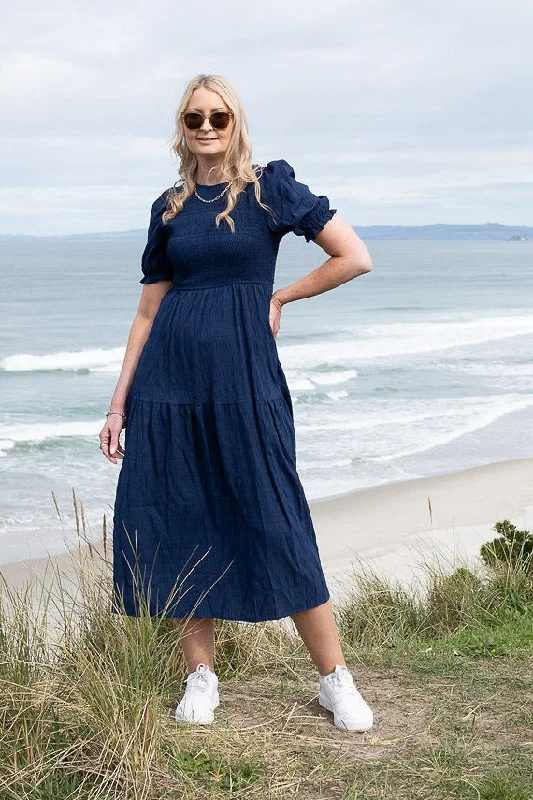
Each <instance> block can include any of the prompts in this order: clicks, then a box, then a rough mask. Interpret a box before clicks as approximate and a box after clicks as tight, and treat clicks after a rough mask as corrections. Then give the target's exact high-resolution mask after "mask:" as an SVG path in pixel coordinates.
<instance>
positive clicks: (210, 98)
mask: <svg viewBox="0 0 533 800" xmlns="http://www.w3.org/2000/svg"><path fill="white" fill-rule="evenodd" d="M230 110H232V109H230V108H229V106H228V105H227V104H226V103H225V102H224V100H223V99H222V97H221V96H220V95H219V94H218V93H217V92H213V91H211V89H206V88H205V87H203V86H201V87H199V88H198V89H195V90H194V92H193V93H192V95H191V97H190V99H189V102H188V103H187V106H186V108H185V111H186V112H187V111H196V112H200V113H201V114H203V115H204V121H203V123H202V125H201V127H200V128H198V130H194V131H191V130H189V129H188V128H187V127H185V126H184V129H185V141H186V142H187V145H188V146H189V149H190V150H192V152H193V153H196V154H197V155H198V156H199V157H200V158H202V156H207V159H206V161H210V160H211V159H210V158H209V157H210V156H220V155H221V154H222V153H224V152H225V151H226V149H227V147H228V145H229V142H230V139H231V135H232V133H233V127H234V125H235V117H230V123H229V125H228V127H227V128H224V129H223V130H221V129H217V128H213V126H212V125H211V123H210V122H209V114H211V113H212V112H213V111H230ZM214 160H215V161H218V159H214Z"/></svg>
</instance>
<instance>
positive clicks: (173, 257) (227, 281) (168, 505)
mask: <svg viewBox="0 0 533 800" xmlns="http://www.w3.org/2000/svg"><path fill="white" fill-rule="evenodd" d="M257 175H258V180H259V183H260V186H261V201H262V202H263V203H265V204H267V205H268V206H269V209H270V210H269V211H267V210H265V209H263V208H262V207H261V206H260V205H259V204H258V202H257V200H256V197H255V192H254V186H253V183H249V184H247V188H246V189H245V190H244V191H243V192H240V193H239V194H238V196H237V202H236V205H235V207H234V209H233V210H232V211H231V217H232V219H233V220H234V223H235V233H232V231H231V230H230V227H229V226H228V224H227V222H226V221H225V220H222V221H221V223H220V225H219V227H218V228H217V227H216V225H215V217H216V215H217V214H218V213H220V212H221V211H223V210H224V208H225V206H226V198H227V194H224V195H223V196H222V197H221V198H219V199H217V200H215V201H214V202H212V203H204V202H201V201H200V200H198V199H197V198H196V196H195V195H194V194H193V195H191V196H190V197H188V198H187V199H186V201H185V203H184V205H183V209H182V210H181V211H180V212H179V213H178V214H177V215H176V216H174V218H173V219H171V220H169V221H168V222H166V223H164V222H163V221H162V218H161V216H162V213H163V211H164V210H165V207H166V201H167V194H168V192H170V191H173V189H174V187H171V188H170V189H166V190H165V191H164V192H163V193H162V194H161V195H160V196H159V197H158V198H157V199H156V200H155V201H154V202H153V204H152V209H151V217H150V224H149V228H148V239H147V243H146V246H145V249H144V252H143V254H142V258H141V269H142V273H143V277H142V278H141V280H140V281H139V282H140V283H142V284H148V283H155V282H157V281H162V280H163V281H170V280H171V281H172V282H173V283H172V287H171V288H170V289H169V290H168V292H167V293H166V294H165V295H164V296H163V299H162V300H161V302H160V305H159V308H158V310H157V312H156V314H155V316H154V319H153V323H152V327H151V329H150V333H149V335H148V338H147V340H146V342H145V344H144V345H143V348H142V350H141V353H140V356H139V359H138V362H137V367H136V370H135V373H134V377H133V380H132V383H131V386H130V389H129V392H128V396H127V400H126V405H125V409H124V410H125V412H126V415H127V419H126V425H125V428H124V430H123V433H124V442H123V446H124V456H123V458H122V460H121V467H120V472H119V476H118V481H117V487H116V496H115V502H114V511H113V596H112V604H111V605H112V610H113V612H115V613H126V614H127V615H130V616H139V615H141V614H149V615H150V616H166V617H177V618H185V617H212V618H217V619H229V620H242V621H248V622H259V621H263V620H269V619H270V620H275V619H281V618H283V617H287V616H290V615H291V614H294V613H296V612H298V611H303V610H305V609H309V608H312V607H314V606H317V605H320V604H322V603H325V602H326V601H327V600H328V599H329V596H330V595H329V591H328V587H327V584H326V580H325V577H324V572H323V568H322V564H321V561H320V555H319V551H318V546H317V541H316V535H315V530H314V528H313V522H312V519H311V515H310V510H309V504H308V502H307V499H306V496H305V492H304V489H303V486H302V483H301V481H300V477H299V475H298V472H297V468H296V447H295V445H296V440H295V426H294V414H293V404H292V400H291V395H290V392H289V388H288V385H287V381H286V378H285V374H284V372H283V369H282V366H281V362H280V359H279V355H278V349H277V344H276V339H275V338H274V335H273V333H272V329H271V327H270V323H269V310H270V300H271V296H272V293H273V284H274V277H275V268H276V260H277V255H278V249H279V245H280V242H281V239H282V237H283V236H285V234H287V233H289V232H293V233H294V234H296V235H297V236H304V237H305V239H306V241H307V242H309V241H311V240H312V239H314V237H315V236H316V235H317V234H318V233H319V232H320V231H321V230H322V229H323V227H324V225H325V224H326V222H327V221H328V220H330V219H331V217H332V216H333V214H334V213H335V211H336V209H332V208H330V203H329V199H328V198H327V197H326V196H324V195H315V194H313V193H312V192H311V191H310V189H309V187H308V186H307V185H306V184H304V183H301V182H299V181H297V180H296V177H295V172H294V169H293V167H292V166H291V165H290V164H289V163H288V162H287V161H285V160H284V159H280V160H275V161H270V162H268V164H266V165H263V166H261V167H260V168H259V170H258V172H257ZM226 185H227V182H223V183H219V184H216V185H211V186H209V185H202V184H198V185H197V190H198V193H199V194H200V195H201V196H202V197H203V198H204V199H206V200H209V199H212V198H215V197H216V196H217V195H219V194H220V192H221V191H222V190H223V189H224V188H225V186H226Z"/></svg>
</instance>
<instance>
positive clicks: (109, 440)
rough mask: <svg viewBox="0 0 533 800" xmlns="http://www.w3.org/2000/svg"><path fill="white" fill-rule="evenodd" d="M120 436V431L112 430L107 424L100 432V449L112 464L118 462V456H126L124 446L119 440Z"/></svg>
mask: <svg viewBox="0 0 533 800" xmlns="http://www.w3.org/2000/svg"><path fill="white" fill-rule="evenodd" d="M121 430H122V429H121ZM119 436H120V431H111V430H110V429H109V427H107V426H106V427H104V429H103V430H102V431H101V433H100V449H101V451H102V453H103V454H104V456H105V457H106V458H107V460H108V461H111V463H112V464H116V463H117V459H118V458H124V448H123V447H122V445H121V444H120V442H119Z"/></svg>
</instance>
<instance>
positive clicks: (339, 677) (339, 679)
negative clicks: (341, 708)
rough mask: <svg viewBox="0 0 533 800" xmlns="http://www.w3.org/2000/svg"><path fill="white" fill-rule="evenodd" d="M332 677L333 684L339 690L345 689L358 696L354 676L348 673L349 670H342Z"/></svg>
mask: <svg viewBox="0 0 533 800" xmlns="http://www.w3.org/2000/svg"><path fill="white" fill-rule="evenodd" d="M329 677H330V680H331V683H332V684H333V685H335V686H337V687H338V688H339V689H344V690H347V691H349V692H351V693H352V694H353V695H354V696H356V697H357V696H358V692H357V689H356V687H355V684H354V681H353V676H352V675H351V673H350V672H349V671H348V669H340V670H338V671H337V672H334V673H333V674H332V675H331V676H329Z"/></svg>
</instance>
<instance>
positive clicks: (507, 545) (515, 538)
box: [481, 519, 533, 570]
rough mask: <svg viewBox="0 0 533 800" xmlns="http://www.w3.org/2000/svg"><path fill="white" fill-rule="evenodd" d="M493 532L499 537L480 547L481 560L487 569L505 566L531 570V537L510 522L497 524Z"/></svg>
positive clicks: (505, 521) (527, 532) (532, 565)
mask: <svg viewBox="0 0 533 800" xmlns="http://www.w3.org/2000/svg"><path fill="white" fill-rule="evenodd" d="M494 530H495V531H496V532H497V533H499V534H500V535H499V536H498V537H497V538H496V539H493V540H492V542H486V543H485V544H484V545H482V546H481V558H482V559H483V561H484V562H485V564H486V565H487V566H488V567H494V566H497V565H498V564H506V565H508V566H509V567H512V568H514V567H518V568H525V569H527V570H533V535H532V534H531V533H529V531H519V530H518V529H517V527H516V526H515V525H513V523H512V522H510V521H509V520H508V519H504V520H503V521H501V522H497V523H496V524H495V526H494Z"/></svg>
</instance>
